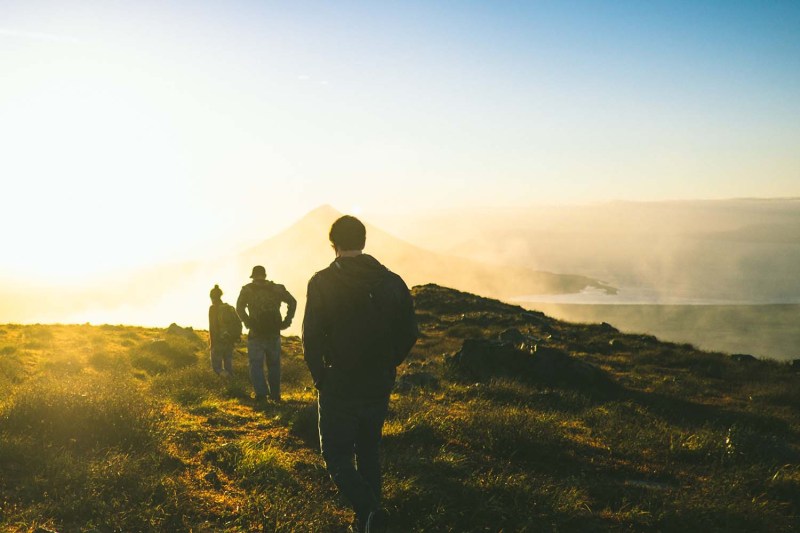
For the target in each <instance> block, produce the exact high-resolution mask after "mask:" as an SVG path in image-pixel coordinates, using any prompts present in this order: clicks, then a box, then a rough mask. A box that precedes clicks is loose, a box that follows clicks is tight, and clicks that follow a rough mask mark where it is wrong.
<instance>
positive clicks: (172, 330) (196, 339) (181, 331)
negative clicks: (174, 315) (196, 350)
mask: <svg viewBox="0 0 800 533" xmlns="http://www.w3.org/2000/svg"><path fill="white" fill-rule="evenodd" d="M167 335H175V336H177V337H183V338H184V339H187V340H190V341H192V342H193V343H195V344H197V343H202V339H200V336H199V335H197V333H195V331H194V329H192V327H191V326H189V327H185V328H182V327H180V326H179V325H178V324H176V323H175V322H173V323H172V324H170V325H169V327H168V328H167Z"/></svg>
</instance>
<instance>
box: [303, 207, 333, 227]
mask: <svg viewBox="0 0 800 533" xmlns="http://www.w3.org/2000/svg"><path fill="white" fill-rule="evenodd" d="M340 216H342V213H341V212H339V211H338V210H337V209H335V208H334V207H333V206H331V205H330V204H323V205H321V206H319V207H316V208H314V209H312V210H311V211H309V212H308V213H306V215H305V216H304V217H303V218H302V219H300V221H299V222H316V223H325V224H328V225H330V224H332V223H333V221H334V220H336V219H337V218H339V217H340Z"/></svg>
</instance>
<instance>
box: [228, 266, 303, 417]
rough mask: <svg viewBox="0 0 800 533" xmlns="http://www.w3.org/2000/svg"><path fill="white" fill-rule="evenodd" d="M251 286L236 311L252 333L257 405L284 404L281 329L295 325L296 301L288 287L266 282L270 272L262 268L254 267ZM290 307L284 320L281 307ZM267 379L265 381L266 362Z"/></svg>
mask: <svg viewBox="0 0 800 533" xmlns="http://www.w3.org/2000/svg"><path fill="white" fill-rule="evenodd" d="M250 278H251V279H252V280H253V282H252V283H248V284H247V285H245V286H244V287H242V291H241V292H240V293H239V299H238V300H237V301H236V310H237V311H238V312H239V316H240V317H241V319H242V321H243V322H244V325H245V327H246V328H247V329H248V330H250V332H249V334H248V335H247V358H248V360H249V363H250V381H251V382H252V383H253V389H254V391H255V399H256V402H262V401H265V400H266V399H267V397H269V398H270V399H271V400H272V401H275V402H279V401H281V330H282V329H286V328H288V327H289V326H291V325H292V319H293V318H294V313H295V310H296V309H297V300H295V299H294V297H293V296H292V295H291V294H289V291H287V290H286V287H284V286H283V285H279V284H277V283H273V282H272V281H267V271H266V270H265V269H264V267H263V266H261V265H256V266H254V267H253V272H252V274H250ZM283 303H285V304H286V306H287V310H286V318H284V319H281V304H283ZM265 360H266V364H267V379H266V380H265V379H264V362H265Z"/></svg>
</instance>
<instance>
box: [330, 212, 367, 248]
mask: <svg viewBox="0 0 800 533" xmlns="http://www.w3.org/2000/svg"><path fill="white" fill-rule="evenodd" d="M328 238H329V239H330V240H331V244H332V245H333V249H334V250H336V253H340V252H360V251H361V250H363V249H364V244H365V243H366V242H367V228H365V227H364V224H362V223H361V221H360V220H358V219H357V218H356V217H352V216H350V215H344V216H342V217H339V218H338V219H337V220H336V222H334V223H333V224H332V225H331V231H330V233H328Z"/></svg>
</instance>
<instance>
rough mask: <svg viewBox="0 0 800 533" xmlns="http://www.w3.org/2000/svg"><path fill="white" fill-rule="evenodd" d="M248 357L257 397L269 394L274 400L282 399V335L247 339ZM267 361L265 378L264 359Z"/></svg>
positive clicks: (251, 378)
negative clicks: (265, 375)
mask: <svg viewBox="0 0 800 533" xmlns="http://www.w3.org/2000/svg"><path fill="white" fill-rule="evenodd" d="M247 358H248V360H249V362H250V381H251V382H252V383H253V390H255V392H256V397H262V396H266V395H267V394H269V396H270V398H272V399H273V400H280V399H281V337H280V335H278V336H277V337H274V338H270V339H247ZM265 360H266V363H267V374H268V377H267V379H268V380H269V386H268V385H267V381H266V380H265V379H264V361H265Z"/></svg>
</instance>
